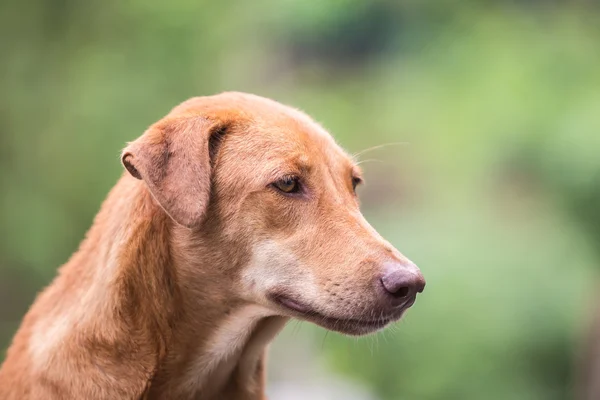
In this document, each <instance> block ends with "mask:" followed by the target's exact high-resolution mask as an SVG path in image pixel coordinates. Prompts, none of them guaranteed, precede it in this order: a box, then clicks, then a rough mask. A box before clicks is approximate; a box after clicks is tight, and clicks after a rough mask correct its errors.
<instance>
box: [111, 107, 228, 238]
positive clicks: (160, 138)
mask: <svg viewBox="0 0 600 400" xmlns="http://www.w3.org/2000/svg"><path fill="white" fill-rule="evenodd" d="M225 129H226V127H225V125H224V124H223V123H220V122H214V121H210V120H208V119H205V118H201V117H197V116H194V117H166V118H164V119H162V120H161V121H159V122H157V123H156V124H154V125H152V126H151V127H150V128H149V129H148V130H147V131H146V132H145V133H144V134H143V135H142V136H141V137H139V138H138V139H137V140H135V141H133V142H131V143H130V144H129V146H127V147H126V148H125V150H123V154H122V156H121V161H122V162H123V165H124V166H125V168H126V169H127V171H129V173H130V174H131V175H132V176H133V177H135V178H137V179H142V180H143V181H144V182H145V183H146V185H147V186H148V188H149V189H150V192H151V193H152V195H153V196H154V198H155V199H156V200H157V201H158V203H159V204H160V206H161V207H162V208H163V209H164V210H165V212H166V213H167V214H168V215H169V216H170V217H171V218H172V219H173V220H175V222H177V223H179V224H181V225H184V226H187V227H189V228H192V227H195V226H197V225H199V224H200V222H201V221H202V219H203V217H204V213H205V212H206V208H207V206H208V201H209V198H210V186H211V164H212V160H211V156H213V153H214V150H213V148H214V147H215V142H216V141H220V140H221V137H222V136H223V134H224V132H225Z"/></svg>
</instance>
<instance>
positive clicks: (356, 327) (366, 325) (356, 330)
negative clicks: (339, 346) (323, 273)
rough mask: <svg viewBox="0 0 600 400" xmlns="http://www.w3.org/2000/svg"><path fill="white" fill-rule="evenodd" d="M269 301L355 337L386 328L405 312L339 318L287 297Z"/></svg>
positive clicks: (297, 316)
mask: <svg viewBox="0 0 600 400" xmlns="http://www.w3.org/2000/svg"><path fill="white" fill-rule="evenodd" d="M269 299H270V300H271V301H272V302H274V303H275V304H277V305H278V306H280V307H282V308H284V309H285V310H286V311H288V312H291V314H292V316H294V317H296V318H299V319H302V320H306V321H310V322H313V323H315V324H317V325H319V326H321V327H323V328H325V329H328V330H331V331H336V332H340V333H343V334H346V335H354V336H359V335H367V334H369V333H373V332H376V331H378V330H380V329H382V328H384V327H385V326H386V325H388V324H389V323H391V322H394V321H397V320H398V319H400V318H401V317H402V314H403V313H404V310H405V308H404V309H402V310H400V312H398V313H397V314H395V315H385V316H381V317H379V318H337V317H329V316H327V315H324V314H321V313H319V312H317V311H315V310H314V309H312V308H311V307H309V306H307V305H305V304H302V303H300V302H298V301H296V300H293V299H291V298H289V297H287V296H285V295H280V294H274V295H269ZM407 308H408V307H407Z"/></svg>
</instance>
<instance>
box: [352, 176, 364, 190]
mask: <svg viewBox="0 0 600 400" xmlns="http://www.w3.org/2000/svg"><path fill="white" fill-rule="evenodd" d="M362 181H363V180H362V179H361V178H359V177H358V176H353V177H352V189H353V190H356V187H357V186H358V185H360V184H361V183H362Z"/></svg>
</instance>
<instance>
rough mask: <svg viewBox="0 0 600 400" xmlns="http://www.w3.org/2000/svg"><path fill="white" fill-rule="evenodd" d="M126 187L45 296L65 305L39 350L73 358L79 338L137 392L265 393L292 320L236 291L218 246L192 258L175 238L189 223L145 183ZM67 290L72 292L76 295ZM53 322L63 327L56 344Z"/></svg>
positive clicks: (189, 395)
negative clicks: (270, 355)
mask: <svg viewBox="0 0 600 400" xmlns="http://www.w3.org/2000/svg"><path fill="white" fill-rule="evenodd" d="M118 186H121V188H120V190H118V193H121V194H122V193H127V195H126V196H124V197H123V196H122V195H121V197H119V198H117V197H115V196H114V195H111V196H109V198H108V199H107V201H106V202H105V204H104V206H103V208H102V210H101V212H100V213H99V214H98V217H97V219H96V221H95V223H94V226H93V227H92V229H91V230H90V232H89V233H88V237H87V239H86V240H85V241H84V243H83V244H82V246H81V249H80V251H79V252H78V253H76V255H75V256H74V257H73V259H72V260H71V261H70V262H69V263H67V264H66V265H65V266H64V267H63V268H62V269H61V274H60V277H59V278H58V280H57V283H59V284H56V285H53V286H52V288H53V289H52V290H51V291H49V292H45V293H44V294H42V296H47V297H50V298H54V301H53V303H54V304H55V307H54V309H53V310H52V311H51V312H50V313H49V315H48V316H47V317H46V318H43V319H42V321H39V322H38V323H36V324H35V326H34V327H33V328H32V335H31V343H30V347H31V349H32V351H33V353H34V355H35V356H37V358H38V359H39V360H40V361H41V362H43V363H44V364H46V365H47V366H49V364H47V363H48V362H49V359H51V358H54V359H56V358H55V354H58V353H59V352H62V354H65V357H64V361H63V362H66V363H68V362H70V360H69V359H68V358H67V357H68V356H67V355H66V354H68V352H64V350H65V349H64V348H63V346H64V345H63V344H62V343H69V341H68V340H63V339H67V337H69V338H73V342H70V343H73V346H74V348H73V349H70V350H71V351H73V353H75V352H82V351H83V352H85V351H86V350H87V351H88V354H85V355H84V356H85V357H86V358H89V361H90V363H91V364H92V365H97V366H98V367H99V371H98V373H99V374H104V375H109V378H115V379H117V380H119V381H120V382H123V383H122V384H123V385H127V382H125V380H124V379H122V378H121V377H120V376H119V375H123V374H125V373H127V374H128V375H127V376H129V375H131V376H134V378H133V379H131V381H135V383H133V382H132V385H135V388H129V389H127V390H126V392H127V393H134V392H139V393H140V395H142V394H143V395H144V396H145V397H143V398H146V399H154V398H178V399H195V398H202V399H205V398H232V399H235V398H244V399H246V398H251V399H253V398H261V397H260V393H261V392H262V390H263V387H262V386H263V382H262V379H263V369H264V365H263V364H264V361H263V353H264V349H265V347H266V345H267V344H268V343H269V342H270V341H271V340H272V339H273V337H274V336H275V335H276V334H277V332H278V331H279V330H280V329H281V328H282V327H283V325H284V324H285V322H286V319H285V318H282V317H277V316H273V315H272V314H271V313H269V312H268V311H267V310H266V309H264V308H262V307H260V306H257V305H252V304H248V303H244V302H242V301H239V300H235V299H233V298H232V296H231V292H230V291H228V290H227V287H226V286H224V284H223V282H227V281H228V277H226V276H225V277H224V276H220V274H222V271H221V270H220V268H219V265H215V264H214V263H215V262H217V261H218V260H219V254H218V251H217V250H215V249H214V248H212V249H206V253H204V254H205V255H206V257H204V256H201V258H204V259H203V260H201V261H200V262H195V263H187V262H186V257H187V255H186V254H185V251H186V249H185V248H181V247H177V245H176V244H175V242H177V240H174V237H173V235H175V231H176V230H177V229H179V228H178V227H176V226H175V225H174V223H173V222H172V221H171V220H170V219H169V218H168V217H167V216H166V215H165V214H164V212H162V210H161V209H160V208H159V207H158V205H156V203H155V202H154V201H153V199H152V198H151V197H150V195H149V193H148V191H147V190H146V188H145V187H144V185H143V183H142V182H139V181H135V180H133V178H130V177H124V178H122V179H121V181H120V183H119V184H118ZM113 193H114V192H113ZM179 235H181V232H180V233H179ZM195 246H196V248H195V251H202V246H203V244H202V241H199V242H197V243H195ZM197 254H201V255H202V254H203V253H196V257H198V255H197ZM221 257H222V256H221ZM187 264H189V265H187ZM199 282H202V284H201V285H199ZM76 288H77V289H76ZM65 293H71V296H72V298H70V299H68V300H67V301H66V302H65V296H64V294H65ZM56 321H62V322H61V323H60V324H57V323H56ZM49 329H50V330H54V331H57V332H55V333H58V335H56V336H55V337H54V338H53V339H52V340H51V342H48V341H47V337H48V336H47V333H46V332H47V331H48V330H49ZM45 333H46V334H45ZM44 339H46V340H44ZM99 348H100V349H101V350H102V351H101V352H98V349H99ZM72 356H73V357H75V354H72ZM78 357H80V358H81V355H78ZM124 390H125V389H124ZM224 396H225V397H224Z"/></svg>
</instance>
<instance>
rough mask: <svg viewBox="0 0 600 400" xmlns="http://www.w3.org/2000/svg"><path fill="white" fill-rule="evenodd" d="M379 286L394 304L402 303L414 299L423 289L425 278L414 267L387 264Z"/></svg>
mask: <svg viewBox="0 0 600 400" xmlns="http://www.w3.org/2000/svg"><path fill="white" fill-rule="evenodd" d="M380 280H381V285H382V286H383V288H384V289H385V292H386V293H387V294H388V295H389V296H391V297H392V298H393V300H394V303H400V304H402V303H404V302H405V301H409V299H412V298H414V297H416V295H417V293H421V292H422V291H423V289H425V278H423V275H422V274H421V272H420V271H419V270H418V268H417V267H415V266H412V265H411V266H406V265H405V264H400V263H388V264H387V265H386V272H385V274H384V275H383V276H382V277H381V279H380Z"/></svg>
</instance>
